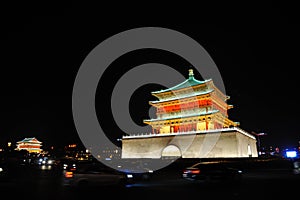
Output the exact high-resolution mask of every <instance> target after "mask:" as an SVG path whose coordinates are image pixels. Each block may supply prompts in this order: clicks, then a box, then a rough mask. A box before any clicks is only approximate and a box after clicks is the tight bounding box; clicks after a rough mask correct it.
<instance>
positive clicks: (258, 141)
mask: <svg viewBox="0 0 300 200" xmlns="http://www.w3.org/2000/svg"><path fill="white" fill-rule="evenodd" d="M252 134H253V135H255V136H256V137H257V146H258V154H259V155H260V154H261V151H260V149H261V147H260V145H261V143H260V136H264V135H267V133H255V132H254V131H252Z"/></svg>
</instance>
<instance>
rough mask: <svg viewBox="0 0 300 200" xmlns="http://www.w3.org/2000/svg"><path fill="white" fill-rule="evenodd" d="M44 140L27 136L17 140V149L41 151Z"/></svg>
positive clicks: (32, 151) (33, 151) (31, 151)
mask: <svg viewBox="0 0 300 200" xmlns="http://www.w3.org/2000/svg"><path fill="white" fill-rule="evenodd" d="M41 146H42V142H40V141H38V140H37V139H36V138H35V137H33V138H25V139H23V140H21V141H18V142H17V148H16V150H27V151H28V152H29V153H40V152H41V151H42V149H41Z"/></svg>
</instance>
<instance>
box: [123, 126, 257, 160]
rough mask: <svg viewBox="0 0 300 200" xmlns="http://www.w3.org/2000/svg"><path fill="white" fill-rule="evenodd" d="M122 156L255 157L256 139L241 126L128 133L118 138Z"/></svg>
mask: <svg viewBox="0 0 300 200" xmlns="http://www.w3.org/2000/svg"><path fill="white" fill-rule="evenodd" d="M121 157H122V158H153V159H161V158H172V157H180V158H242V157H258V152H257V148H256V139H255V137H254V136H253V135H251V134H249V133H248V132H246V131H244V130H243V129H241V128H238V127H233V128H224V129H219V130H208V131H194V132H193V131H192V132H184V133H169V134H148V135H130V136H124V137H123V139H122V156H121Z"/></svg>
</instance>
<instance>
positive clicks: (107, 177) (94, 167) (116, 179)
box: [63, 163, 132, 189]
mask: <svg viewBox="0 0 300 200" xmlns="http://www.w3.org/2000/svg"><path fill="white" fill-rule="evenodd" d="M131 178H132V175H131V174H127V173H123V172H121V171H117V170H115V169H112V168H110V167H108V166H105V165H104V164H101V163H81V164H78V163H77V168H76V170H73V171H72V170H66V171H64V175H63V186H67V187H70V188H78V189H87V188H94V187H105V186H116V187H119V188H125V187H126V184H128V183H130V179H131Z"/></svg>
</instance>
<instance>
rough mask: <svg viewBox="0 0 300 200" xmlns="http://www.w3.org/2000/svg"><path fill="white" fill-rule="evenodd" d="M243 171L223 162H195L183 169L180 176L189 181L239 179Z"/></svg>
mask: <svg viewBox="0 0 300 200" xmlns="http://www.w3.org/2000/svg"><path fill="white" fill-rule="evenodd" d="M242 175H243V172H242V170H240V169H237V168H234V167H230V166H229V165H225V164H223V163H212V164H211V163H204V162H197V163H195V164H193V165H192V166H189V167H186V168H184V169H183V172H182V177H183V178H184V179H186V180H191V181H240V180H241V179H242Z"/></svg>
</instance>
